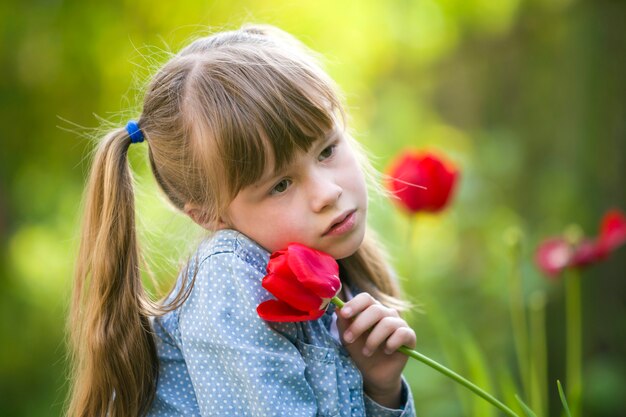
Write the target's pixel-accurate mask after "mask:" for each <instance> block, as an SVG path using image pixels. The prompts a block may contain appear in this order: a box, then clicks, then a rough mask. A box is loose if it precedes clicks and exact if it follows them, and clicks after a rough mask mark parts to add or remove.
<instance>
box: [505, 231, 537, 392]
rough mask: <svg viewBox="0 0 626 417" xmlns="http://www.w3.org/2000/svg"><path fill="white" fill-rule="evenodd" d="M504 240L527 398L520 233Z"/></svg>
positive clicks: (526, 354)
mask: <svg viewBox="0 0 626 417" xmlns="http://www.w3.org/2000/svg"><path fill="white" fill-rule="evenodd" d="M506 239H507V243H508V244H509V246H510V253H511V259H512V267H511V279H510V285H509V299H510V310H511V326H512V328H513V340H514V342H515V351H516V352H517V366H518V368H519V373H520V376H521V379H522V388H523V392H524V395H523V397H524V398H529V396H530V391H531V386H530V366H529V354H528V346H529V345H528V324H527V323H528V321H527V318H526V309H525V304H524V292H523V290H522V272H521V253H522V243H521V233H520V232H519V230H517V229H512V230H510V231H509V232H508V235H507V236H506Z"/></svg>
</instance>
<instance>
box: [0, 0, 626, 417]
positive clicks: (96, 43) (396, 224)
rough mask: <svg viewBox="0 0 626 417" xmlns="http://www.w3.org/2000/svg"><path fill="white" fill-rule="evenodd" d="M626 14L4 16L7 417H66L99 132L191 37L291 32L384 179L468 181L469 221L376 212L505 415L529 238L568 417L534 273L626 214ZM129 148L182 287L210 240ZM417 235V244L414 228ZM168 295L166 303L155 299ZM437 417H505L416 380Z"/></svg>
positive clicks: (622, 277) (378, 6)
mask: <svg viewBox="0 0 626 417" xmlns="http://www.w3.org/2000/svg"><path fill="white" fill-rule="evenodd" d="M625 15H626V4H625V3H624V2H623V1H618V0H614V1H611V0H598V1H582V0H581V1H575V0H527V1H522V0H471V1H468V0H439V1H436V0H416V1H409V0H404V1H399V0H394V1H383V0H377V1H374V0H364V1H328V0H319V1H315V2H313V1H307V2H305V1H301V2H292V1H267V0H266V1H259V0H257V1H207V0H205V1H181V2H152V1H109V2H95V1H76V0H70V1H60V0H56V1H55V0H49V1H43V0H39V1H26V2H18V1H16V0H10V1H5V2H2V3H0V23H1V24H0V47H1V49H0V51H1V54H0V60H1V65H0V71H2V76H1V77H0V106H1V113H0V117H1V118H2V119H1V120H2V123H1V132H2V133H1V144H2V148H1V151H0V248H1V254H2V258H1V261H0V338H1V343H0V415H1V416H57V415H60V414H62V409H63V403H64V400H65V395H66V392H67V386H68V384H67V360H66V354H67V353H66V345H65V336H64V326H65V324H64V323H65V316H66V313H67V305H68V300H69V295H70V288H71V277H72V268H73V263H74V259H75V252H76V248H77V241H78V236H79V230H78V224H79V218H80V203H81V195H82V189H83V185H84V181H85V178H86V173H87V172H88V168H89V160H90V152H91V150H92V142H91V141H90V140H89V139H88V138H89V137H90V135H94V134H96V135H97V128H99V127H100V123H101V120H102V119H104V120H106V122H107V123H110V125H114V126H121V125H122V124H123V123H125V122H126V121H127V120H128V119H129V118H131V117H136V116H138V114H139V111H140V104H141V92H142V86H143V85H144V83H145V81H146V80H147V77H148V76H149V74H150V73H152V72H153V71H154V69H155V68H156V67H158V65H159V64H160V63H163V59H164V57H165V55H166V51H174V52H175V51H176V50H178V49H179V48H180V47H181V46H183V45H184V44H185V43H186V42H187V41H188V40H189V39H190V38H191V37H193V36H197V35H200V34H203V33H207V32H212V31H215V30H218V29H222V28H234V27H237V26H238V25H240V24H241V23H243V22H263V23H271V24H275V25H277V26H279V27H281V28H283V29H285V30H287V31H289V32H291V33H292V34H294V35H295V36H297V37H298V38H300V39H301V40H302V41H304V42H305V43H306V44H307V45H309V46H310V47H311V48H313V49H314V50H317V51H319V52H320V53H321V54H323V55H324V56H325V64H326V68H327V70H328V72H329V73H330V75H331V76H332V77H333V78H334V79H335V80H336V81H337V82H338V84H339V85H340V86H341V88H342V89H343V91H344V93H345V96H346V102H347V104H348V108H349V111H350V114H351V118H352V125H353V127H354V128H355V130H356V131H357V137H358V139H359V140H361V141H362V142H363V143H364V145H365V146H366V147H367V149H369V151H370V152H371V154H372V155H373V156H374V164H375V166H376V167H377V168H379V169H381V170H384V168H385V167H386V166H387V164H388V162H389V161H390V159H391V158H393V157H394V156H395V155H396V154H397V153H398V152H400V151H401V150H403V149H406V148H408V147H412V148H417V149H420V148H426V147H429V148H436V149H439V150H440V151H442V152H444V153H446V154H447V155H448V156H449V157H450V158H451V159H452V160H453V161H455V162H456V163H457V164H458V166H459V167H460V169H461V180H460V183H459V188H458V189H457V192H456V194H455V196H454V200H453V203H452V205H451V206H450V208H449V209H448V210H446V211H445V212H443V213H441V214H439V215H421V216H417V217H416V218H412V219H408V218H407V217H406V216H404V215H402V213H400V212H398V211H397V210H396V209H395V208H394V206H393V205H392V204H390V203H389V202H388V201H386V200H385V199H384V198H382V197H381V198H377V197H374V198H373V201H372V206H371V210H370V212H371V215H370V222H371V224H372V226H373V227H374V228H375V229H377V230H378V231H379V233H380V234H381V237H382V239H383V240H384V241H385V243H386V244H387V247H388V249H389V250H390V252H391V253H392V254H393V262H394V266H395V267H396V269H397V270H398V272H399V274H400V275H401V276H402V277H403V281H402V284H403V287H404V289H405V290H406V293H407V296H408V297H409V298H410V299H411V300H413V301H414V302H415V303H416V304H419V305H420V306H421V310H422V312H421V313H415V314H411V315H410V316H409V317H408V320H409V321H410V324H411V325H412V326H413V328H414V329H415V330H416V333H417V335H418V339H419V340H418V349H419V350H420V351H421V352H423V353H425V354H427V355H429V356H431V357H433V358H434V359H436V360H439V361H441V362H443V363H448V364H451V365H454V368H455V369H456V370H458V371H459V372H461V373H463V374H464V375H467V376H468V377H470V379H472V380H475V381H478V382H479V383H480V384H481V385H482V386H484V387H486V388H488V389H489V390H490V391H492V392H495V393H496V394H497V395H498V396H499V397H501V398H504V399H505V400H507V401H508V400H510V399H511V393H512V392H518V393H521V388H520V379H519V375H518V371H517V368H516V361H515V351H514V347H513V339H512V333H511V325H510V317H509V295H508V288H509V277H510V274H511V268H512V263H513V262H512V259H511V256H510V251H509V250H508V248H507V246H506V244H505V239H504V236H505V235H506V234H507V233H508V232H510V230H512V228H513V229H519V230H521V231H522V232H523V236H524V239H523V249H522V256H523V257H522V276H523V280H524V285H523V287H524V293H525V296H526V299H527V300H531V299H534V298H535V297H538V295H537V294H543V295H544V296H545V297H546V300H547V306H546V317H547V339H548V346H549V350H548V359H549V369H548V371H549V372H548V379H549V381H548V389H549V395H550V410H551V412H550V415H554V416H556V415H559V403H558V396H557V390H556V384H555V381H556V379H561V380H562V381H564V380H565V366H564V348H565V344H564V313H563V310H564V308H563V307H564V305H563V301H564V300H563V285H562V282H561V281H560V280H553V281H548V280H546V279H544V278H543V277H542V276H541V275H540V274H539V272H538V271H537V269H536V267H535V266H534V263H533V256H534V249H535V248H536V246H537V245H538V243H539V242H540V241H541V240H542V239H544V238H545V237H547V236H551V235H555V234H559V233H561V232H562V231H563V230H564V229H565V228H566V227H567V226H568V225H570V224H573V223H575V224H578V225H579V226H580V227H581V228H582V230H583V231H584V232H585V233H586V234H587V235H594V234H596V233H597V229H598V224H599V221H600V218H601V217H602V215H603V213H604V212H605V211H606V210H608V209H609V208H611V207H620V208H621V209H622V210H624V209H626V187H625V183H624V178H625V174H626V168H625V163H624V162H625V158H626V77H625V75H626V60H625V58H624V57H625V56H626V55H625V54H624V52H625V51H626V31H625V29H624V21H625ZM145 146H146V145H145V144H143V145H141V146H136V147H132V148H131V150H130V159H131V165H132V167H133V170H134V172H135V174H136V175H135V178H136V182H137V213H138V219H139V224H138V228H139V232H140V234H141V235H140V236H141V241H140V243H141V244H142V247H143V248H144V250H145V252H146V255H147V256H148V258H149V259H150V265H151V268H152V269H153V271H154V273H155V274H156V276H157V278H158V280H159V281H160V282H161V283H162V284H163V287H164V288H167V286H168V284H169V283H171V282H172V280H173V279H174V278H175V276H176V273H177V270H178V268H179V266H180V265H179V261H180V260H181V259H182V258H183V257H184V256H185V255H186V254H187V253H188V251H189V250H191V247H190V242H193V241H194V239H195V238H196V237H197V236H199V234H200V232H201V231H200V230H198V228H197V227H196V226H194V225H193V224H192V223H191V222H190V221H189V220H187V219H186V218H184V217H182V216H181V215H179V214H177V213H175V212H173V211H172V210H171V209H170V208H169V207H168V205H167V204H166V203H165V202H164V200H163V199H162V198H161V197H160V196H159V194H158V192H157V191H156V188H155V184H154V180H153V178H152V177H151V174H150V171H149V169H148V168H147V166H146V149H145ZM409 228H412V234H411V235H410V236H411V238H410V241H409V242H407V239H408V238H409V237H408V236H409V234H408V233H407V230H408V229H409ZM582 285H583V317H584V324H583V334H584V348H583V355H584V378H585V379H584V383H585V389H584V401H585V415H588V416H623V415H625V414H626V406H625V403H624V398H625V397H626V388H625V387H626V355H625V353H626V326H625V325H624V323H625V318H626V317H625V316H626V315H625V312H626V306H625V300H626V248H621V249H620V250H618V251H617V252H616V253H614V254H613V256H612V257H611V258H610V259H609V260H607V261H606V262H603V263H602V264H599V265H595V266H593V267H591V268H589V269H587V270H585V271H584V272H583V284H582ZM155 292H156V291H155ZM405 375H406V376H407V378H408V379H409V381H410V383H411V386H412V389H413V394H414V397H415V402H416V407H417V410H418V414H419V415H423V416H454V415H474V416H481V417H482V416H490V415H492V416H495V415H497V414H496V413H495V411H494V410H493V409H492V408H491V407H490V406H488V405H487V406H486V405H485V404H482V403H480V401H474V400H472V398H470V397H469V396H467V395H466V394H464V393H463V392H462V391H461V390H457V389H456V387H455V386H454V385H453V384H452V383H451V382H449V381H448V380H447V379H445V378H444V377H442V376H440V375H438V374H436V373H434V371H432V370H430V369H429V368H426V367H424V366H423V365H421V364H418V363H413V362H409V364H408V366H407V368H406V370H405Z"/></svg>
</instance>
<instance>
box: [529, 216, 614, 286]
mask: <svg viewBox="0 0 626 417" xmlns="http://www.w3.org/2000/svg"><path fill="white" fill-rule="evenodd" d="M625 242H626V217H625V216H624V214H623V213H622V212H621V211H619V210H610V211H608V212H607V213H606V214H605V215H604V217H603V218H602V222H601V226H600V234H599V236H598V237H597V238H595V239H591V238H583V239H581V240H580V241H579V242H576V243H571V242H568V241H567V239H566V238H565V237H563V236H555V237H551V238H548V239H546V240H544V241H543V242H542V243H541V244H540V245H539V247H538V248H537V251H536V253H535V263H536V264H537V266H538V267H539V269H540V270H541V271H542V272H543V273H544V274H546V275H547V276H549V277H552V278H554V277H557V276H558V275H559V274H561V272H562V271H563V270H564V269H566V268H582V267H585V266H588V265H591V264H594V263H596V262H598V261H600V260H603V259H605V258H607V257H608V256H609V255H610V254H611V253H612V252H613V251H614V250H616V249H617V248H618V247H619V246H621V245H622V244H623V243H625Z"/></svg>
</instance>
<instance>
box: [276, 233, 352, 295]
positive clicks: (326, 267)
mask: <svg viewBox="0 0 626 417" xmlns="http://www.w3.org/2000/svg"><path fill="white" fill-rule="evenodd" d="M287 250H288V252H289V255H288V262H289V266H290V268H291V270H292V271H293V273H294V274H295V276H296V278H297V279H298V281H299V282H300V283H301V284H302V285H303V286H304V287H306V288H307V289H309V290H310V291H312V292H313V293H315V295H317V296H319V297H322V298H332V297H334V296H335V295H337V293H338V292H339V291H340V290H341V280H340V279H339V265H337V261H336V260H335V259H334V258H333V257H332V256H330V255H328V254H326V253H324V252H321V251H318V250H315V249H312V248H309V247H307V246H304V245H301V244H299V243H291V244H289V246H288V247H287Z"/></svg>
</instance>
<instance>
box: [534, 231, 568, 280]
mask: <svg viewBox="0 0 626 417" xmlns="http://www.w3.org/2000/svg"><path fill="white" fill-rule="evenodd" d="M571 259H572V250H571V248H570V246H569V244H568V243H567V242H566V241H565V239H563V238H561V237H555V238H550V239H547V240H545V241H543V243H541V245H539V248H537V252H536V254H535V262H536V263H537V266H538V267H539V269H541V271H543V273H544V274H546V275H548V276H549V277H553V278H554V277H556V276H558V275H559V274H560V273H561V271H563V269H565V268H566V267H567V266H568V265H569V263H570V261H571Z"/></svg>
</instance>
